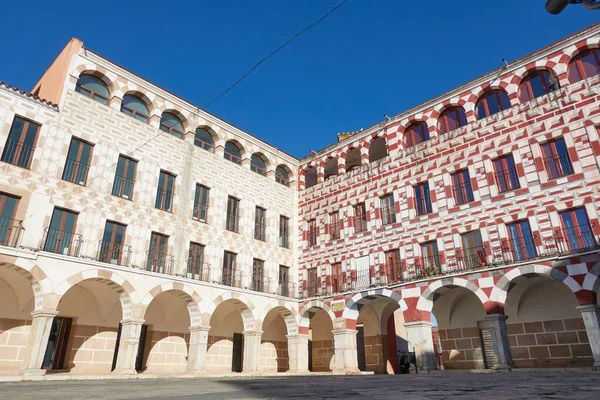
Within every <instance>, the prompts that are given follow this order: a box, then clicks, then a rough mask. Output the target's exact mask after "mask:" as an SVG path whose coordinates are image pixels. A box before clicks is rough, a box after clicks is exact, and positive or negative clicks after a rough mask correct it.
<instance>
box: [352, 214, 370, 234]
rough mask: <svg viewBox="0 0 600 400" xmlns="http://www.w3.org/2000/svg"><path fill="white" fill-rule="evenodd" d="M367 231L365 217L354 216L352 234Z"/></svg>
mask: <svg viewBox="0 0 600 400" xmlns="http://www.w3.org/2000/svg"><path fill="white" fill-rule="evenodd" d="M366 230H367V217H366V216H365V215H356V216H354V232H355V233H359V232H364V231H366Z"/></svg>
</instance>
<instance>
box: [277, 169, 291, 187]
mask: <svg viewBox="0 0 600 400" xmlns="http://www.w3.org/2000/svg"><path fill="white" fill-rule="evenodd" d="M279 171H283V173H285V178H283V177H282V176H281V175H280V173H278V172H279ZM275 182H277V183H279V184H281V185H283V186H285V187H290V174H289V173H288V172H287V171H286V170H285V168H283V167H282V166H281V165H278V166H277V167H276V168H275Z"/></svg>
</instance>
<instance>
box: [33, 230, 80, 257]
mask: <svg viewBox="0 0 600 400" xmlns="http://www.w3.org/2000/svg"><path fill="white" fill-rule="evenodd" d="M42 243H43V245H42V249H43V250H44V251H48V252H51V253H57V254H64V255H67V256H72V257H80V256H81V248H82V246H83V238H82V236H81V235H79V234H77V233H73V232H68V231H61V230H58V229H53V228H46V229H44V237H43V238H42Z"/></svg>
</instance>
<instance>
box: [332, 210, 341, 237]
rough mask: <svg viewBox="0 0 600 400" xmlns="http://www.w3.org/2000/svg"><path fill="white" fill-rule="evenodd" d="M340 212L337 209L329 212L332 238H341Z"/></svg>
mask: <svg viewBox="0 0 600 400" xmlns="http://www.w3.org/2000/svg"><path fill="white" fill-rule="evenodd" d="M340 231H341V229H340V213H339V211H336V212H334V213H331V214H329V236H330V238H331V240H335V239H339V238H340Z"/></svg>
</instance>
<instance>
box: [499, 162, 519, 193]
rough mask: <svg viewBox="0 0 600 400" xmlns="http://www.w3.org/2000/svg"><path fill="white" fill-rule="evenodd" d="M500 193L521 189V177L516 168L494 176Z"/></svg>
mask: <svg viewBox="0 0 600 400" xmlns="http://www.w3.org/2000/svg"><path fill="white" fill-rule="evenodd" d="M494 177H495V178H496V183H497V184H498V190H499V191H500V193H504V192H508V191H510V190H515V189H518V188H519V187H520V184H519V175H518V174H517V170H516V169H515V168H507V169H505V170H502V171H500V172H497V173H495V174H494Z"/></svg>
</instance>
